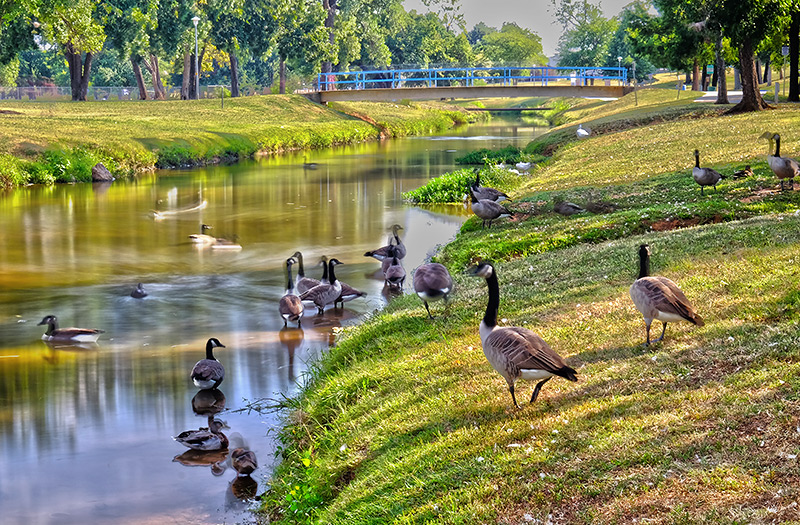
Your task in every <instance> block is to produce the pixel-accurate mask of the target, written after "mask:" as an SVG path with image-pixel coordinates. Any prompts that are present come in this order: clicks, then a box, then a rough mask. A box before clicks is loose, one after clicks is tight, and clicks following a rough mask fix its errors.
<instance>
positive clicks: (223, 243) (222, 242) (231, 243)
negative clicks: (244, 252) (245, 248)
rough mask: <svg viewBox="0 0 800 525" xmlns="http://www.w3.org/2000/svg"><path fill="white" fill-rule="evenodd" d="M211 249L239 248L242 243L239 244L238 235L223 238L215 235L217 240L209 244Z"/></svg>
mask: <svg viewBox="0 0 800 525" xmlns="http://www.w3.org/2000/svg"><path fill="white" fill-rule="evenodd" d="M211 249H212V250H231V251H236V250H241V249H242V245H241V244H239V236H238V235H236V234H234V236H233V239H225V238H223V237H217V240H216V242H215V243H214V244H212V245H211Z"/></svg>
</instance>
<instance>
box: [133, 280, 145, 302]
mask: <svg viewBox="0 0 800 525" xmlns="http://www.w3.org/2000/svg"><path fill="white" fill-rule="evenodd" d="M131 297H133V298H134V299H144V298H145V297H147V292H145V291H144V287H143V286H142V283H139V284H137V285H136V288H134V289H133V291H132V292H131Z"/></svg>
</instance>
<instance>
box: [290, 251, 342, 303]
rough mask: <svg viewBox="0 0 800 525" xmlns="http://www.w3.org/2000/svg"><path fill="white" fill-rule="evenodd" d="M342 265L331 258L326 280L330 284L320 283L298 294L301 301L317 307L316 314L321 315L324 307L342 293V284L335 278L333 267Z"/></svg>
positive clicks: (337, 260)
mask: <svg viewBox="0 0 800 525" xmlns="http://www.w3.org/2000/svg"><path fill="white" fill-rule="evenodd" d="M339 264H343V263H342V262H341V261H340V260H339V259H335V258H332V259H330V260H329V261H328V279H330V283H320V284H318V285H316V286H315V287H313V288H311V289H309V290H306V291H305V292H303V293H302V294H300V299H301V300H302V301H307V302H309V303H313V304H314V305H315V306H316V307H317V313H318V314H320V315H321V314H322V313H323V311H324V310H325V307H326V306H327V305H329V304H333V303H334V301H336V299H338V298H339V294H341V293H342V283H341V282H339V280H338V279H337V278H336V273H335V272H334V267H335V266H336V265H339Z"/></svg>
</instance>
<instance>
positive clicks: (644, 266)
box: [637, 247, 650, 279]
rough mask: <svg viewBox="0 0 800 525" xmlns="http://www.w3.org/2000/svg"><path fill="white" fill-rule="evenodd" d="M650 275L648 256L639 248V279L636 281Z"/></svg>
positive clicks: (645, 251) (645, 250) (643, 249)
mask: <svg viewBox="0 0 800 525" xmlns="http://www.w3.org/2000/svg"><path fill="white" fill-rule="evenodd" d="M649 275H650V254H649V253H647V249H646V248H644V247H643V248H641V249H640V250H639V277H637V279H641V278H642V277H647V276H649Z"/></svg>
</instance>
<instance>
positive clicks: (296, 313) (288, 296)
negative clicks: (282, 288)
mask: <svg viewBox="0 0 800 525" xmlns="http://www.w3.org/2000/svg"><path fill="white" fill-rule="evenodd" d="M294 263H295V260H294V259H293V258H291V257H289V258H288V259H286V278H287V282H286V292H285V293H284V294H283V297H281V300H280V302H279V303H278V312H280V314H281V317H282V318H283V326H288V322H289V321H291V322H293V323H297V327H298V328H299V327H300V319H301V318H302V317H303V312H305V307H304V306H303V301H301V300H300V297H298V296H297V294H295V293H294V281H293V280H292V265H293V264H294Z"/></svg>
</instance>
